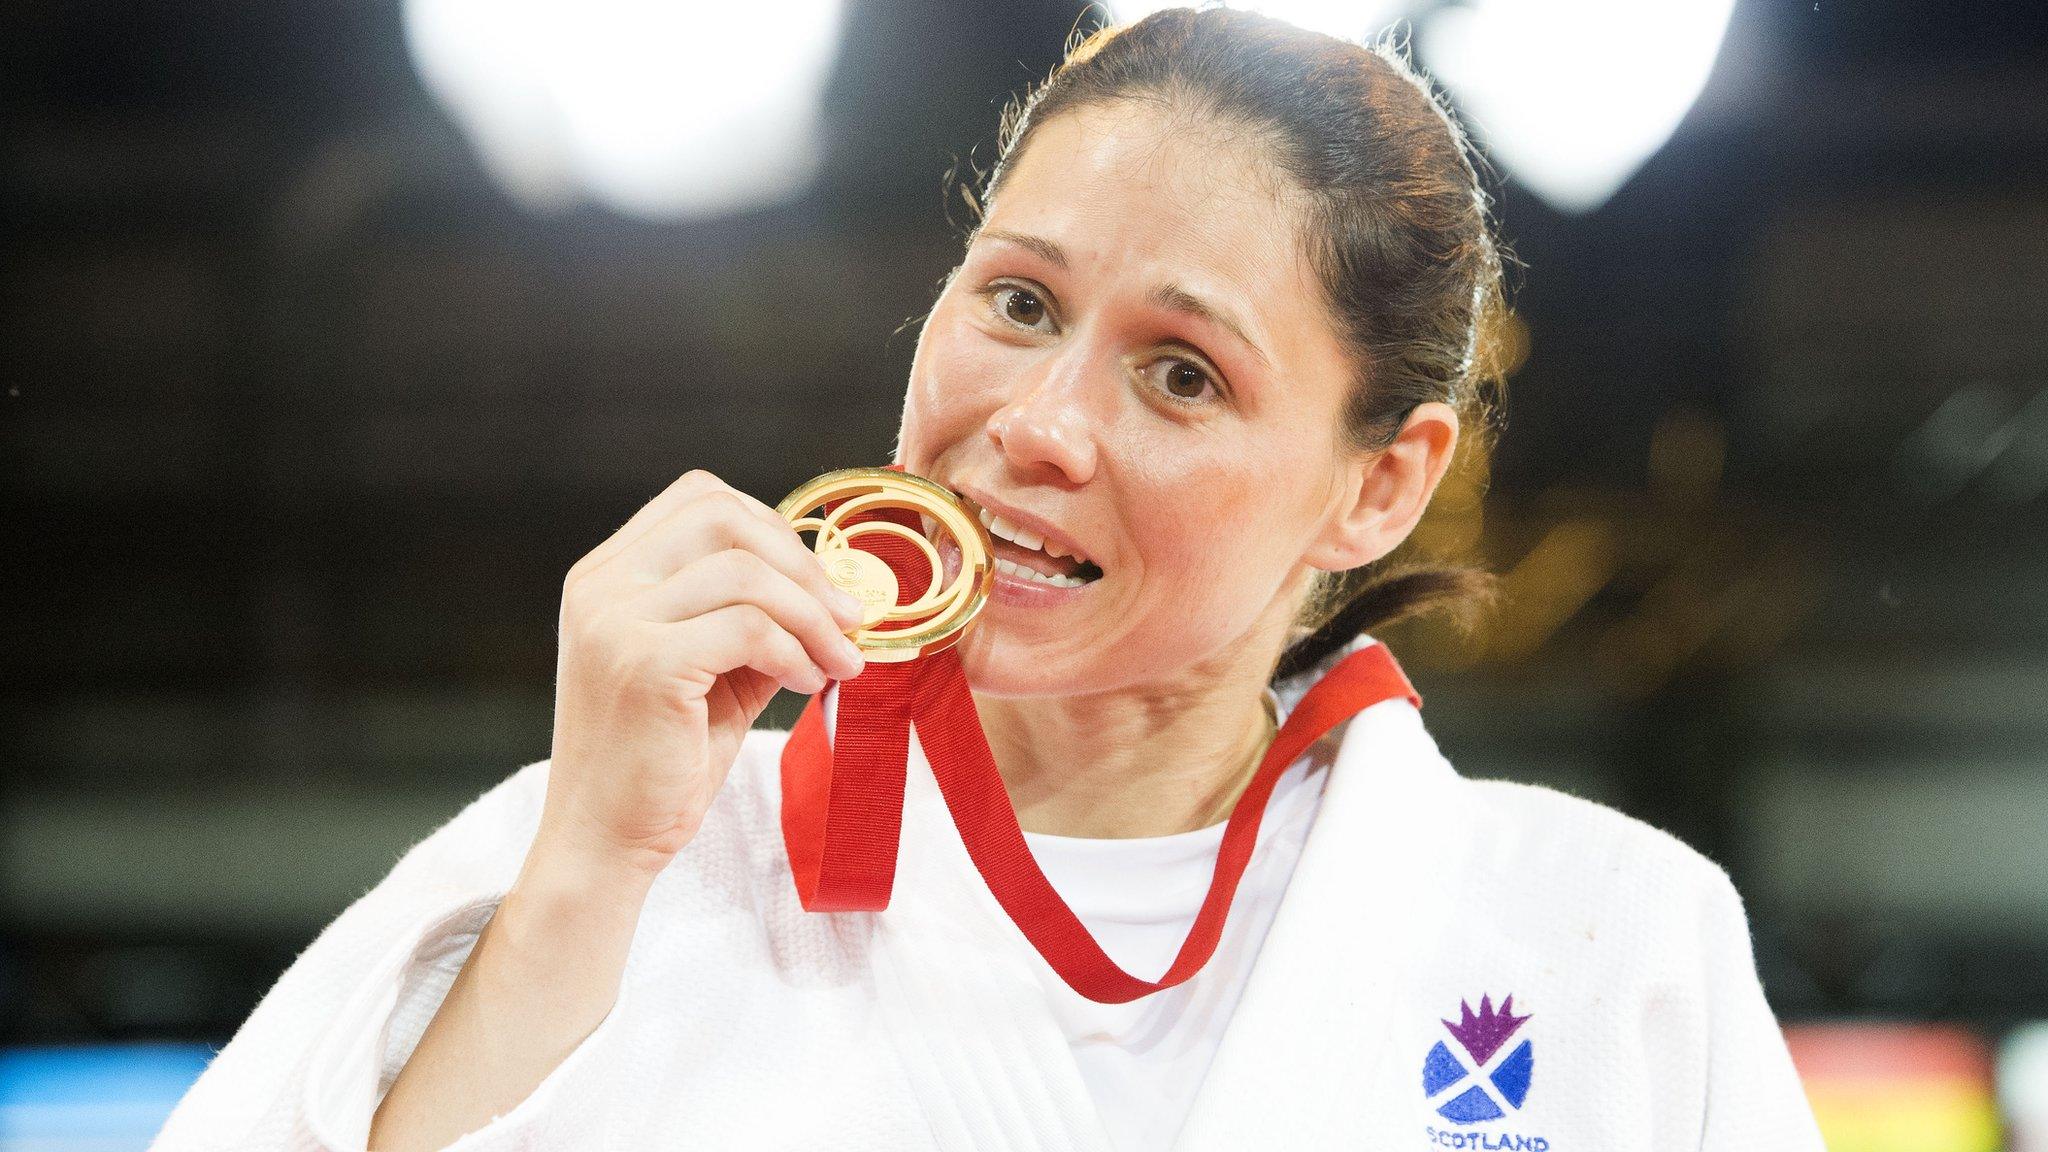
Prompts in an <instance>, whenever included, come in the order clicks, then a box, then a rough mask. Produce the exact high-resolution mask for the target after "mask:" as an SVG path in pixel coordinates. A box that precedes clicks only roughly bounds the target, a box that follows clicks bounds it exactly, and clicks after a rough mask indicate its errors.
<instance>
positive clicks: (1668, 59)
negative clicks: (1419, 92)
mask: <svg viewBox="0 0 2048 1152" xmlns="http://www.w3.org/2000/svg"><path fill="white" fill-rule="evenodd" d="M1734 6H1735V4H1734V0H1653V2H1649V3H1645V2H1644V0H1476V2H1475V3H1474V4H1473V5H1472V6H1471V7H1463V8H1444V9H1441V10H1439V11H1437V12H1435V13H1434V14H1432V15H1431V16H1430V17H1429V20H1428V22H1427V23H1426V24H1425V25H1424V28H1423V35H1422V36H1421V48H1422V56H1423V60H1424V62H1425V63H1426V64H1427V65H1428V67H1429V70H1430V72H1431V73H1433V74H1434V75H1435V76H1436V77H1437V78H1438V79H1440V80H1442V81H1443V82H1444V84H1445V85H1446V86H1447V87H1449V88H1450V90H1451V92H1452V93H1453V94H1454V95H1455V96H1456V97H1457V99H1458V103H1459V105H1460V106H1461V107H1462V108H1463V109H1464V110H1465V111H1466V112H1467V113H1468V114H1469V116H1470V119H1471V121H1472V123H1473V126H1474V128H1475V129H1476V130H1477V132H1478V135H1479V136H1480V137H1481V139H1483V140H1484V141H1485V142H1486V147H1487V151H1488V153H1489V154H1490V155H1491V156H1493V157H1494V158H1495V159H1496V160H1499V161H1500V162H1501V163H1502V164H1503V165H1504V166H1505V167H1506V168H1507V170H1508V172H1509V173H1510V174H1511V175H1513V176H1514V178H1515V179H1516V181H1517V182H1519V183H1521V184H1522V185H1524V186H1526V187H1527V188H1528V189H1529V190H1530V191H1532V192H1535V193H1536V194H1537V195H1538V196H1541V197H1542V198H1543V199H1544V200H1545V201H1547V202H1548V203H1550V204H1551V205H1552V206H1553V207H1556V208H1559V209H1561V210H1563V211H1567V212H1590V211H1592V210H1593V209H1595V208H1598V207H1599V206H1600V205H1601V204H1604V203H1606V201H1607V199H1608V197H1610V196H1612V195H1614V193H1615V191H1616V190H1617V189H1619V188H1620V187H1621V186H1622V185H1623V184H1625V183H1627V182H1628V178H1629V177H1630V176H1633V175H1635V173H1636V170H1637V169H1639V168H1641V167H1642V166H1643V164H1644V162H1645V161H1647V160H1649V158H1650V157H1651V155H1653V154H1654V153H1655V152H1656V151H1657V149H1658V148H1660V147H1662V146H1663V144H1664V141H1666V140H1668V139H1670V137H1671V133H1672V132H1673V131H1674V130H1675V129H1676V128H1677V127H1678V122H1679V121H1680V120H1682V119H1684V117H1685V113H1686V111H1687V110H1688V109H1690V108H1691V107H1692V104H1693V101H1694V100H1695V99H1696V98H1698V96H1699V94H1700V89H1701V88H1702V87H1703V86H1705V84H1706V82H1707V74H1708V73H1709V72H1710V71H1712V69H1713V67H1714V57H1715V55H1716V54H1717V53H1718V52H1719V51H1720V48H1721V37H1722V34H1723V33H1724V32H1725V31H1726V30H1727V28H1728V15H1729V13H1730V12H1731V11H1732V10H1733V9H1734Z"/></svg>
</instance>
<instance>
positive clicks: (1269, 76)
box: [969, 8, 1506, 679]
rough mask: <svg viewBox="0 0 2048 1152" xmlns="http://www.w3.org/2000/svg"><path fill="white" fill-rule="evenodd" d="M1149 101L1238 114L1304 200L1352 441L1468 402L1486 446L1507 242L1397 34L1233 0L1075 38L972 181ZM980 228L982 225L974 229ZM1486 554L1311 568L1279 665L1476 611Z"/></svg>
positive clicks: (1221, 115) (1367, 440) (1360, 442)
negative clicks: (1104, 111)
mask: <svg viewBox="0 0 2048 1152" xmlns="http://www.w3.org/2000/svg"><path fill="white" fill-rule="evenodd" d="M1122 100H1149V101H1158V102H1163V103H1165V104H1168V105H1170V106H1172V107H1174V108H1175V110H1176V111H1186V112H1188V113H1190V114H1194V115H1199V116H1207V117H1210V118H1213V119H1215V120H1218V121H1220V122H1222V123H1224V124H1227V125H1230V126H1233V127H1243V128H1247V129H1249V130H1251V131H1252V133H1254V138H1255V139H1258V140H1259V141H1260V142H1261V143H1263V144H1264V145H1265V147H1266V149H1267V158H1268V160H1269V161H1270V162H1271V163H1272V164H1273V165H1274V166H1275V168H1276V170H1277V171H1278V172H1280V173H1281V174H1282V175H1284V176H1285V177H1286V178H1287V180H1288V182H1289V183H1291V184H1292V185H1293V186H1294V187H1293V191H1296V192H1298V193H1299V194H1300V198H1301V200H1302V202H1303V203H1304V204H1305V205H1306V210H1305V212H1304V214H1303V215H1304V219H1303V221H1302V225H1303V237H1302V238H1303V250H1304V251H1305V252H1306V253H1308V256H1309V259H1310V260H1311V262H1312V264H1313V266H1314V268H1315V272H1316V275H1317V278H1318V279H1319V280H1320V281H1321V283H1322V285H1323V289H1324V292H1325V294H1326V296H1327V303H1328V305H1329V308H1330V311H1331V314H1332V316H1334V317H1335V318H1336V319H1337V321H1338V326H1339V329H1340V334H1341V336H1342V337H1343V339H1344V341H1345V343H1346V344H1347V345H1348V346H1349V347H1350V349H1351V350H1352V352H1353V354H1354V357H1355V360H1356V363H1357V365H1358V371H1357V375H1356V379H1355V381H1354V384H1353V387H1352V389H1351V394H1350V400H1349V402H1348V405H1347V407H1346V411H1345V423H1344V429H1343V432H1344V437H1345V441H1346V444H1347V445H1348V446H1349V447H1351V448H1353V449H1354V450H1357V451H1368V452H1369V451H1377V450H1379V449H1382V448H1384V447H1386V446H1387V445H1389V444H1391V443H1392V442H1393V440H1394V438H1395V437H1396V436H1397V435H1398V434H1399V432H1400V430H1401V427H1402V426H1403V424H1404V423H1405V422H1406V420H1407V418H1408V414H1409V413H1410V412H1411V411H1412V410H1413V409H1414V408H1415V406H1416V405H1417V404H1420V403H1423V402H1425V401H1431V400H1434V401H1442V402H1445V403H1448V404H1451V405H1453V406H1454V407H1456V408H1457V409H1458V410H1459V415H1460V418H1461V424H1463V425H1464V427H1465V428H1466V429H1468V431H1469V433H1470V435H1469V436H1468V437H1466V438H1465V439H1466V441H1467V446H1468V448H1469V447H1471V446H1477V447H1479V449H1480V450H1481V451H1483V450H1484V449H1485V448H1486V447H1488V446H1490V445H1491V442H1492V438H1493V436H1494V435H1495V434H1496V433H1497V431H1498V427H1499V411H1500V407H1499V397H1500V389H1501V385H1502V381H1501V377H1500V373H1499V371H1498V369H1497V359H1498V358H1497V355H1496V350H1495V344H1496V342H1497V337H1496V332H1497V331H1498V329H1499V321H1500V320H1501V319H1502V318H1503V317H1504V316H1505V315H1506V300H1505V297H1504V294H1503V288H1502V280H1503V277H1502V264H1503V260H1504V258H1505V254H1504V251H1503V249H1502V247H1501V245H1500V244H1499V242H1498V241H1497V240H1496V238H1495V236H1494V231H1493V227H1492V224H1491V221H1490V218H1489V214H1488V203H1489V201H1488V197H1487V194H1486V191H1485V188H1484V186H1483V185H1482V183H1481V181H1480V179H1479V173H1478V168H1477V164H1476V163H1475V159H1474V153H1473V151H1472V149H1471V148H1470V146H1469V144H1468V143H1467V141H1466V137H1465V133H1464V132H1463V131H1462V130H1461V129H1460V128H1459V126H1458V123H1457V121H1456V120H1455V119H1454V118H1453V117H1452V116H1451V114H1450V113H1449V111H1448V110H1447V109H1446V108H1445V107H1444V105H1443V104H1442V103H1441V101H1440V100H1439V99H1438V98H1437V97H1436V95H1435V94H1434V93H1433V92H1432V91H1431V89H1430V87H1429V85H1428V83H1427V82H1426V81H1424V80H1423V79H1422V78H1421V77H1420V76H1418V75H1417V74H1416V72H1415V70H1414V69H1413V68H1412V67H1410V66H1409V64H1408V63H1407V61H1406V59H1405V56H1404V54H1403V52H1402V50H1401V49H1400V48H1399V47H1398V46H1396V45H1395V44H1394V43H1392V42H1390V41H1388V40H1385V39H1381V40H1379V41H1376V42H1374V43H1372V44H1370V45H1360V44H1354V43H1348V42H1346V41H1343V40H1339V39H1337V38H1335V37H1332V36H1326V35H1323V34H1321V33H1318V32H1310V31H1306V30H1304V29H1301V28H1297V27H1295V26H1294V25H1291V24H1287V23H1285V22H1283V21H1279V20H1274V19H1270V18H1268V17H1264V16H1260V15H1256V14H1253V13H1249V12H1243V11H1233V10H1231V9H1227V8H1214V9H1206V10H1199V11H1198V10H1191V9H1186V8H1175V9H1169V10H1167V11H1163V12H1158V13H1155V14H1153V15H1151V16H1147V17H1146V18H1144V19H1143V20H1139V21H1137V22H1136V23H1133V24H1128V25H1123V26H1119V27H1109V28H1103V29H1101V30H1099V31H1097V32H1095V33H1094V34H1093V35H1090V36H1088V37H1086V38H1085V39H1082V40H1080V41H1078V42H1077V43H1076V44H1075V45H1074V46H1073V47H1072V48H1071V49H1070V50H1069V52H1068V53H1067V58H1066V60H1065V62H1064V63H1062V64H1061V65H1060V66H1059V67H1058V68H1057V69H1056V70H1054V72H1053V74H1052V76H1051V77H1050V78H1049V79H1047V80H1046V82H1045V83H1043V84H1040V85H1038V86H1036V87H1035V88H1033V89H1032V90H1031V91H1030V92H1028V93H1027V94H1026V95H1025V96H1024V97H1023V98H1022V99H1020V100H1017V101H1014V102H1012V104H1011V105H1010V107H1009V108H1007V109H1006V110H1005V111H1004V114H1003V123H1002V130H1001V133H1000V135H999V138H998V141H997V155H996V161H995V164H994V166H993V167H992V169H991V170H990V172H989V175H988V178H987V180H986V182H985V183H984V184H983V186H982V189H981V192H980V202H979V203H978V204H975V205H974V207H975V208H976V209H977V210H979V209H980V207H981V206H982V205H986V204H988V203H990V202H992V201H993V199H994V197H995V196H996V195H997V193H998V191H999V189H1000V186H1001V184H1002V179H1003V174H1004V172H1005V171H1007V170H1008V169H1009V168H1010V167H1011V166H1012V165H1014V164H1015V163H1016V162H1017V159H1018V158H1019V157H1020V156H1022V155H1023V152H1024V148H1025V146H1026V145H1027V144H1028V143H1029V142H1030V140H1031V136H1032V133H1033V132H1034V131H1035V130H1036V129H1037V128H1039V127H1041V126H1043V125H1044V124H1045V123H1047V122H1048V121H1050V120H1052V119H1053V118H1055V117H1057V116H1059V115H1062V114H1064V113H1067V112H1072V111H1074V110H1077V109H1081V108H1087V107H1092V106H1097V105H1103V104H1109V103H1114V102H1117V101H1122ZM969 241H970V243H971V241H972V236H971V235H970V237H969ZM1495 581H1496V578H1495V577H1494V576H1493V575H1492V574H1491V573H1488V572H1485V571H1483V570H1480V569H1476V568H1470V567H1464V566H1455V565H1445V564H1438V563H1431V562H1408V563H1402V564H1394V565H1390V564H1388V563H1387V561H1386V560H1385V559H1384V558H1383V559H1382V560H1380V561H1376V562H1374V563H1371V564H1366V565H1362V566H1361V567H1359V568H1356V569H1353V570H1351V571H1349V572H1341V573H1319V574H1318V578H1317V584H1316V587H1315V589H1314V590H1313V591H1312V592H1311V594H1310V595H1309V596H1308V598H1307V602H1306V603H1305V604H1304V606H1303V609H1304V610H1303V619H1302V620H1300V621H1298V628H1297V631H1298V632H1300V633H1305V635H1297V637H1296V638H1294V639H1293V640H1292V642H1291V643H1290V644H1289V646H1288V648H1287V650H1286V652H1285V653H1284V654H1283V655H1282V657H1281V659H1280V661H1279V663H1278V666H1277V667H1276V669H1275V671H1274V677H1275V678H1276V679H1277V678H1283V677H1286V676H1290V675H1293V674H1294V673H1296V672H1299V671H1301V670H1303V669H1306V668H1309V667H1311V666H1313V665H1314V664H1316V663H1317V662H1319V661H1320V660H1322V659H1323V658H1325V657H1327V656H1329V655H1330V654H1331V653H1333V652H1335V651H1337V650H1338V649H1340V648H1342V647H1343V646H1344V645H1345V644H1347V643H1349V642H1350V641H1351V640H1352V639H1353V638H1355V637H1356V636H1358V635H1359V634H1360V633H1362V632H1369V631H1371V630H1372V629H1374V628H1378V627H1380V626H1382V625H1385V624H1388V623H1391V622H1393V621H1395V620H1399V619H1401V618H1403V617H1407V616H1412V615H1416V614H1418V613H1423V612H1431V611H1439V610H1449V611H1451V612H1452V613H1453V614H1454V615H1456V616H1458V617H1459V618H1460V619H1461V620H1462V621H1464V622H1466V623H1469V622H1470V621H1471V620H1472V619H1473V618H1474V617H1475V616H1476V612H1477V610H1478V609H1479V608H1481V607H1483V606H1484V605H1485V604H1487V603H1489V602H1490V601H1491V600H1492V599H1493V597H1494V595H1495V593H1496V588H1497V586H1496V582H1495Z"/></svg>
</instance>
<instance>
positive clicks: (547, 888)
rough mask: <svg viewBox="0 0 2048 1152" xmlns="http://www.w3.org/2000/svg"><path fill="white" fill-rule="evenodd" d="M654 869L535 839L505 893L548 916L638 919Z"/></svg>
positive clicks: (579, 847)
mask: <svg viewBox="0 0 2048 1152" xmlns="http://www.w3.org/2000/svg"><path fill="white" fill-rule="evenodd" d="M656 875H657V872H656V871H655V870H652V869H649V868H648V867H646V866H645V865H644V864H642V863H641V862H638V861H635V860H630V859H627V858H625V857H623V856H620V855H618V854H615V853H606V852H600V851H594V850H591V849H589V848H585V847H581V846H578V845H575V844H571V843H567V842H563V841H559V840H552V839H549V838H547V837H545V836H543V837H541V838H539V839H536V840H535V841H534V843H533V846H532V848H530V849H529V850H528V852H527V854H526V862H525V863H524V865H522V866H521V868H520V870H519V876H518V878H517V879H515V880H514V881H513V882H512V890H511V891H510V892H508V893H507V894H506V899H507V900H511V899H514V898H515V897H516V898H518V899H519V900H520V902H521V903H523V904H525V905H526V906H527V907H529V908H530V909H532V910H533V912H534V913H535V914H536V915H538V916H543V917H546V918H548V919H550V920H554V919H563V920H577V921H583V922H585V924H586V927H587V926H589V923H590V922H593V921H596V922H602V921H604V920H606V919H611V920H625V921H628V922H637V921H638V919H639V916H640V908H641V906H642V905H643V904H645V903H646V901H647V894H648V892H649V891H651V890H652V889H653V887H654V879H655V876H656Z"/></svg>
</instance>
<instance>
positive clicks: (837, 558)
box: [818, 547, 897, 628]
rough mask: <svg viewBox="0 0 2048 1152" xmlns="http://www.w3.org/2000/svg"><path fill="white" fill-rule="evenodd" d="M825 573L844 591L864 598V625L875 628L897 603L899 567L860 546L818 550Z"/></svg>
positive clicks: (863, 626)
mask: <svg viewBox="0 0 2048 1152" xmlns="http://www.w3.org/2000/svg"><path fill="white" fill-rule="evenodd" d="M818 563H820V564H823V565H824V566H825V576H826V577H827V578H828V579H830V580H831V581H832V583H833V584H834V585H835V586H837V587H838V589H839V590H840V591H841V592H844V593H846V594H847V595H849V596H851V597H853V598H854V599H855V600H858V601H860V626H861V627H862V628H872V627H874V626H875V625H876V624H879V623H881V622H882V621H883V620H884V619H885V618H887V617H888V615H889V609H891V608H894V607H895V606H896V593H897V587H896V570H895V569H893V568H891V567H889V565H888V564H887V563H886V562H884V561H883V559H882V558H881V557H880V556H877V555H875V554H874V553H873V552H863V551H861V550H860V549H858V548H852V547H846V548H827V549H826V550H824V551H823V552H820V553H818Z"/></svg>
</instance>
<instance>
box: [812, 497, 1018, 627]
mask: <svg viewBox="0 0 2048 1152" xmlns="http://www.w3.org/2000/svg"><path fill="white" fill-rule="evenodd" d="M835 503H836V507H833V508H832V509H831V510H829V511H826V512H824V513H823V514H822V515H814V514H813V513H815V512H817V511H818V510H819V509H820V508H822V507H823V506H824V505H827V504H835ZM885 508H895V509H903V510H907V511H911V512H916V513H920V514H921V515H920V516H919V517H918V524H919V525H920V527H922V528H923V529H924V534H920V532H919V531H918V530H917V529H913V528H906V527H904V526H903V525H901V524H897V523H895V522H894V521H891V520H885V519H872V520H863V521H860V522H858V523H847V521H848V520H849V519H851V518H852V517H854V516H856V515H857V514H859V513H862V512H872V511H875V510H878V509H885ZM775 511H776V512H777V513H779V514H780V515H781V516H782V518H783V519H785V520H788V521H789V522H790V525H791V526H792V527H794V528H795V529H796V530H797V531H799V532H814V533H816V537H815V538H814V540H813V543H812V545H811V550H812V551H813V552H814V553H816V555H817V557H818V563H819V564H820V565H822V566H823V567H824V569H825V575H826V576H827V577H828V578H829V579H830V580H831V581H832V583H833V584H834V585H835V586H836V587H838V588H841V589H843V590H845V591H846V592H847V593H848V594H850V595H851V596H853V598H854V599H856V600H859V601H860V602H861V621H860V626H859V627H858V628H856V629H854V630H853V631H852V632H851V633H849V634H848V635H849V636H851V638H852V639H853V642H854V643H855V644H857V645H859V646H860V649H861V651H862V652H863V653H864V654H865V655H866V656H867V658H868V659H870V660H877V661H883V662H895V661H902V660H911V659H914V658H916V657H917V656H919V655H921V654H923V653H925V652H938V651H942V650H944V649H946V648H949V647H951V646H953V645H954V644H955V643H958V642H959V640H960V637H961V636H962V635H963V634H964V633H965V631H966V629H967V626H968V625H969V624H971V623H973V622H974V618H975V617H976V616H978V615H980V614H981V609H982V607H983V605H985V604H987V603H988V596H989V593H990V591H992V590H993V589H994V587H995V579H996V566H995V545H994V543H993V542H992V541H991V540H990V539H989V535H988V529H986V528H984V527H982V526H981V521H980V520H977V519H976V518H975V517H974V515H973V514H972V513H971V512H969V511H968V509H967V505H966V504H965V503H964V502H962V501H961V499H960V498H959V497H958V496H956V495H954V494H953V493H952V492H950V491H948V490H946V489H945V488H944V487H942V486H940V485H938V484H935V483H933V482H932V481H930V480H927V479H925V478H924V477H922V476H913V475H911V474H910V473H908V472H900V471H897V470H895V469H893V468H842V469H840V470H839V471H837V472H827V473H825V474H824V475H823V476H819V477H817V478H816V479H814V480H811V481H809V482H808V483H805V484H803V485H802V486H800V487H799V488H797V490H796V491H794V492H791V493H790V494H789V495H788V496H786V497H784V498H783V500H782V503H781V504H779V505H777V506H776V508H775ZM938 533H943V534H944V536H945V537H946V538H950V539H951V540H952V542H953V545H954V547H956V548H958V549H959V550H960V571H959V573H958V574H957V575H955V576H954V577H953V579H952V580H950V581H947V580H946V579H945V565H944V563H943V562H942V561H941V559H940V557H939V550H938V548H937V547H935V546H934V544H933V542H932V540H930V539H927V538H926V535H927V534H931V535H936V534H938ZM872 534H881V535H885V536H894V537H897V538H900V539H902V540H905V541H907V542H909V543H910V544H912V545H914V546H916V548H917V549H918V550H919V551H921V552H922V553H923V554H924V558H925V560H926V562H927V563H928V564H929V565H930V566H931V573H932V578H931V584H930V586H929V587H927V588H926V589H925V590H924V593H923V594H922V595H920V596H918V597H917V598H916V599H915V600H913V601H912V602H910V603H908V604H899V603H898V602H897V601H898V600H899V599H900V598H901V589H900V588H899V587H898V584H897V577H896V572H895V570H894V569H892V568H890V567H889V565H888V563H887V562H885V561H884V560H883V559H882V558H881V557H880V556H877V555H875V554H874V553H873V552H869V551H866V550H864V549H860V548H856V547H854V546H853V541H854V540H855V539H856V538H858V537H861V536H865V535H872ZM942 584H943V587H942V586H941V585H942ZM927 617H928V619H927ZM900 620H911V621H917V623H915V624H913V625H912V626H910V627H907V628H901V629H896V630H892V631H878V630H877V627H876V626H877V625H880V624H883V623H886V622H889V621H900Z"/></svg>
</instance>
